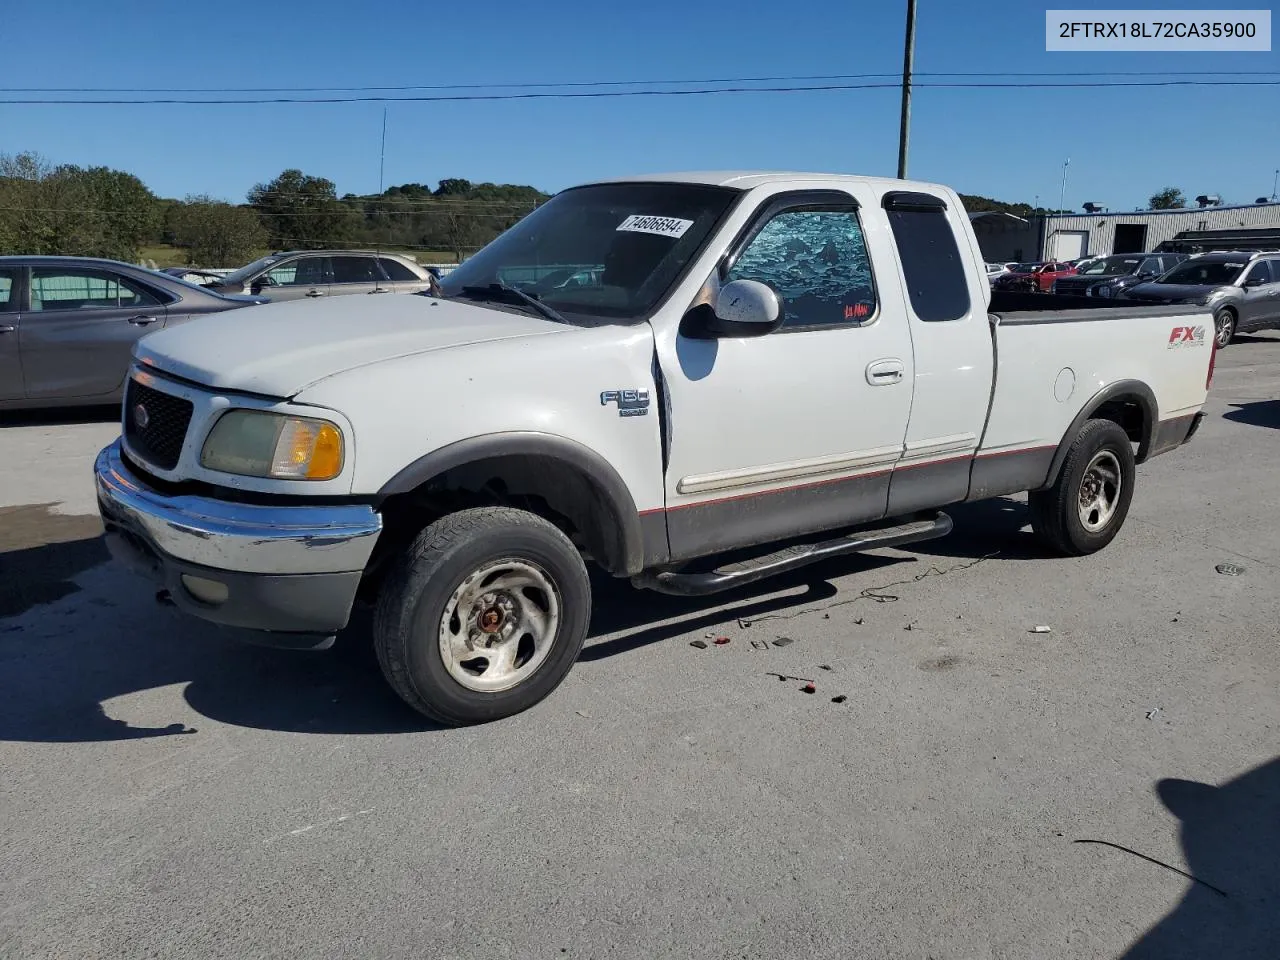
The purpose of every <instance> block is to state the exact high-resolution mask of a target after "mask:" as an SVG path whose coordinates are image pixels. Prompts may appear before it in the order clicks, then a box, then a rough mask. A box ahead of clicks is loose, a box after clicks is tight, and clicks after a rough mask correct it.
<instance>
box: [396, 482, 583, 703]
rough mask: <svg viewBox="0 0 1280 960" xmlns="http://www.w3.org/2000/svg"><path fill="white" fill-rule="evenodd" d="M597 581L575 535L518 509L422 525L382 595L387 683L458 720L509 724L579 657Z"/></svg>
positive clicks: (404, 696) (407, 699)
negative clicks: (573, 539) (505, 719)
mask: <svg viewBox="0 0 1280 960" xmlns="http://www.w3.org/2000/svg"><path fill="white" fill-rule="evenodd" d="M590 616H591V584H590V581H589V580H588V579H587V570H586V566H585V564H584V563H583V561H582V556H581V554H579V552H578V550H577V548H575V547H574V545H573V544H572V542H570V540H569V538H568V537H567V536H565V535H564V533H563V532H561V531H560V530H559V529H558V528H557V527H555V526H554V525H552V524H551V523H549V522H548V521H546V520H544V519H543V518H541V517H539V516H537V515H535V514H532V513H527V512H525V511H523V510H514V509H511V508H508V507H482V508H478V509H471V510H462V511H459V512H457V513H453V514H449V515H448V516H445V517H442V518H441V519H439V520H437V521H436V522H435V523H433V524H431V525H430V526H428V527H427V528H426V529H425V530H423V531H422V532H421V533H420V534H418V536H417V537H416V538H415V539H414V541H413V542H412V543H411V544H410V545H409V547H408V549H407V550H405V552H404V554H403V556H402V557H401V558H400V560H399V562H398V563H397V564H396V565H395V567H394V569H393V570H392V571H391V573H390V575H389V576H388V578H387V581H386V582H385V583H384V584H383V586H382V589H381V590H380V591H379V595H378V602H377V607H376V610H375V612H374V628H373V637H374V646H375V648H376V650H377V653H378V662H379V664H380V665H381V667H382V672H383V675H384V676H385V677H386V678H387V682H388V683H390V684H391V686H392V688H393V689H394V690H395V691H396V693H398V694H399V695H400V697H401V698H402V699H403V700H404V701H405V702H406V703H408V704H409V706H411V707H413V708H414V709H415V710H417V711H418V712H419V713H421V714H423V715H424V716H427V717H429V718H431V719H432V720H435V721H437V722H439V723H443V724H446V725H448V726H463V725H467V724H474V723H486V722H488V721H491V720H499V719H502V718H503V717H509V716H511V715H512V714H516V713H519V712H521V711H522V710H527V709H528V708H529V707H531V706H533V705H534V704H536V703H538V702H539V701H540V700H542V699H543V698H545V697H546V696H547V695H548V694H550V693H551V691H553V690H554V689H555V688H556V687H557V686H559V685H560V682H561V681H562V680H563V679H564V678H565V676H566V675H567V674H568V672H569V670H570V669H571V668H572V667H573V664H574V663H575V662H576V661H577V659H578V653H579V651H580V650H581V649H582V644H583V641H584V640H585V639H586V635H587V626H588V623H589V620H590Z"/></svg>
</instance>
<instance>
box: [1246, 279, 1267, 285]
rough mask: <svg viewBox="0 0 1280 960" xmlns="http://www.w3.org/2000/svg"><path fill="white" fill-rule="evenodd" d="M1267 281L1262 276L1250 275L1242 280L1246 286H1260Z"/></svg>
mask: <svg viewBox="0 0 1280 960" xmlns="http://www.w3.org/2000/svg"><path fill="white" fill-rule="evenodd" d="M1266 282H1267V281H1266V280H1265V279H1264V278H1262V277H1250V278H1249V279H1248V280H1246V281H1245V282H1244V285H1245V286H1246V287H1260V286H1262V285H1263V284H1264V283H1266Z"/></svg>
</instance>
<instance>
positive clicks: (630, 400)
mask: <svg viewBox="0 0 1280 960" xmlns="http://www.w3.org/2000/svg"><path fill="white" fill-rule="evenodd" d="M611 403H616V404H617V405H618V416H620V417H643V416H644V415H645V414H647V413H648V412H649V391H648V390H605V391H604V392H603V393H601V394H600V406H602V407H607V406H608V405H609V404H611Z"/></svg>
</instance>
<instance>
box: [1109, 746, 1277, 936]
mask: <svg viewBox="0 0 1280 960" xmlns="http://www.w3.org/2000/svg"><path fill="white" fill-rule="evenodd" d="M1156 792H1157V793H1158V794H1159V796H1160V799H1161V801H1162V802H1163V803H1164V806H1165V808H1166V809H1167V810H1168V811H1169V812H1170V813H1172V814H1173V815H1174V816H1176V817H1177V818H1178V820H1179V822H1180V834H1181V837H1180V839H1181V842H1182V850H1183V855H1184V857H1185V859H1186V863H1187V871H1188V872H1189V873H1190V874H1191V875H1192V876H1194V877H1196V878H1197V879H1198V880H1200V881H1203V883H1190V885H1189V886H1188V887H1187V889H1186V892H1185V894H1184V896H1183V898H1182V900H1181V901H1180V902H1179V903H1178V904H1177V906H1176V907H1174V909H1173V910H1172V911H1171V912H1170V913H1169V914H1168V916H1166V917H1165V918H1164V919H1163V920H1161V921H1160V922H1159V923H1157V924H1156V925H1155V926H1154V927H1152V928H1151V929H1150V930H1149V931H1147V933H1146V934H1144V935H1143V936H1142V937H1141V938H1139V939H1138V941H1137V942H1136V943H1134V944H1133V945H1132V946H1131V947H1130V948H1129V950H1128V951H1127V952H1126V953H1125V954H1124V958H1123V960H1179V958H1187V960H1192V958H1195V960H1199V958H1203V957H1214V958H1215V960H1245V958H1247V957H1248V958H1252V957H1276V956H1280V910H1277V909H1276V904H1277V903H1278V902H1280V757H1277V758H1275V759H1274V760H1271V761H1270V762H1269V763H1265V764H1263V765H1262V766H1260V767H1255V768H1254V769H1253V770H1250V771H1248V772H1246V773H1244V774H1243V775H1241V776H1239V777H1237V778H1236V779H1234V780H1232V781H1230V782H1228V783H1226V784H1223V785H1222V786H1220V787H1213V786H1209V785H1207V784H1203V783H1193V782H1191V781H1187V780H1161V781H1160V782H1159V783H1158V784H1157V785H1156ZM1099 855H1100V856H1101V855H1106V856H1111V855H1114V856H1124V854H1122V853H1119V852H1117V851H1113V850H1103V849H1099ZM1152 869H1153V870H1154V869H1156V868H1155V867H1152ZM1205 884H1209V885H1211V886H1205ZM1213 887H1216V888H1217V889H1218V890H1220V891H1221V893H1219V892H1216V891H1215V890H1214V889H1212V888H1213ZM1224 894H1225V896H1224Z"/></svg>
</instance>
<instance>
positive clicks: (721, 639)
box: [711, 637, 729, 647]
mask: <svg viewBox="0 0 1280 960" xmlns="http://www.w3.org/2000/svg"><path fill="white" fill-rule="evenodd" d="M711 642H712V643H714V644H715V645H716V646H717V647H723V646H724V645H725V644H726V643H728V642H729V638H728V637H716V638H715V639H714V640H712V641H711Z"/></svg>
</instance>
